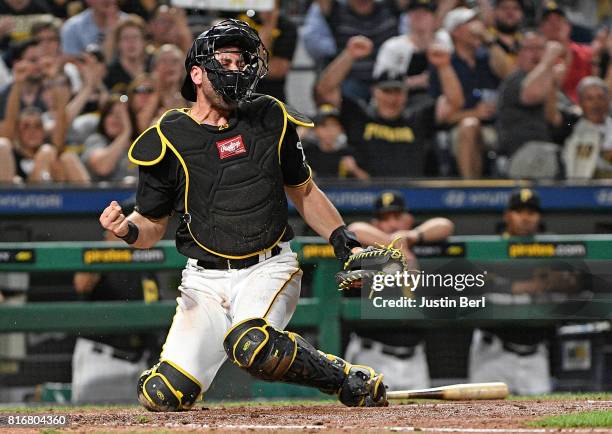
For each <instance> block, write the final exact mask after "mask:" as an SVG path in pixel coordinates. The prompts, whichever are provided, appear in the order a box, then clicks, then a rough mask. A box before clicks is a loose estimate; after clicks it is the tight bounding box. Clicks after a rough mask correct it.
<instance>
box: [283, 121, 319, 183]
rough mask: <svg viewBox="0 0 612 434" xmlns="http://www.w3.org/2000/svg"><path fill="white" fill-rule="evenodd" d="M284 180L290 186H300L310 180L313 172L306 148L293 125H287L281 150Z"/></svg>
mask: <svg viewBox="0 0 612 434" xmlns="http://www.w3.org/2000/svg"><path fill="white" fill-rule="evenodd" d="M280 160H281V169H282V172H283V182H284V183H285V185H286V186H288V187H299V186H301V185H304V184H306V183H307V182H308V181H310V178H311V177H312V173H311V170H310V166H308V163H307V161H306V155H305V154H304V148H303V147H302V143H301V142H300V138H299V137H298V135H297V132H296V131H295V128H294V127H293V125H291V124H289V125H287V132H286V133H285V137H284V139H283V143H282V145H281V150H280Z"/></svg>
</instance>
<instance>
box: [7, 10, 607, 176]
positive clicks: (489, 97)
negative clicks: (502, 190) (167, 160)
mask: <svg viewBox="0 0 612 434" xmlns="http://www.w3.org/2000/svg"><path fill="white" fill-rule="evenodd" d="M610 14H611V12H610V2H609V1H608V0H589V1H587V0H566V1H560V2H555V1H540V0H476V1H474V0H439V1H435V0H383V1H375V0H346V1H340V0H317V1H312V2H310V1H306V0H303V1H295V2H294V1H291V2H289V1H277V2H276V7H275V8H274V9H273V10H270V11H265V12H262V11H260V12H252V11H251V12H250V13H246V14H245V13H240V14H236V13H228V12H221V11H210V10H192V9H185V8H180V7H177V6H174V5H173V3H172V2H171V1H170V2H168V1H156V0H81V1H79V0H76V1H66V0H49V1H42V0H0V54H1V59H0V182H7V183H30V182H53V181H55V182H66V183H80V184H89V183H92V182H100V181H109V182H120V183H134V181H135V179H136V177H137V170H136V167H135V166H133V165H132V164H130V163H129V161H128V160H127V157H126V154H127V149H128V147H129V145H130V143H131V141H132V140H133V139H134V138H135V137H137V136H138V135H139V134H140V133H141V132H142V131H144V130H145V129H146V128H147V127H148V126H150V125H151V124H154V123H155V122H156V120H157V118H158V117H159V116H160V114H162V113H163V112H165V111H166V110H168V109H170V108H174V107H186V106H188V105H189V104H188V102H187V101H185V100H183V99H182V97H181V95H180V92H179V87H180V83H181V82H182V78H183V75H184V74H185V70H184V67H183V60H184V53H185V52H186V50H187V49H188V48H189V46H190V44H191V41H192V40H193V37H194V36H195V35H197V34H199V33H200V32H201V31H203V30H205V28H206V27H207V26H209V25H211V24H213V23H214V22H215V21H216V20H219V19H221V18H225V17H238V18H241V19H243V20H246V21H247V22H249V23H250V24H251V25H252V26H253V27H254V28H256V29H257V30H258V32H259V33H260V36H261V38H262V40H263V42H264V43H265V45H266V46H267V48H268V50H269V51H270V53H271V57H270V65H269V66H270V68H269V73H268V76H267V77H266V79H264V80H262V81H261V82H260V84H259V85H258V88H257V92H259V93H267V94H270V95H273V96H275V97H277V98H279V99H281V100H285V101H287V102H288V103H290V104H291V105H293V106H294V107H296V108H298V109H299V110H301V111H303V112H306V114H308V115H310V116H312V117H313V118H314V119H315V120H316V127H315V128H314V129H313V130H305V131H302V132H301V134H302V140H303V142H304V144H305V148H306V155H307V157H308V158H309V160H310V163H311V166H312V168H313V170H314V172H315V174H316V176H318V177H325V178H355V179H361V180H363V179H369V178H377V177H394V178H423V177H457V178H544V179H565V178H569V179H574V178H582V179H585V178H586V179H592V178H605V177H609V176H611V175H612V121H611V120H610V116H609V114H610V110H609V107H610V104H609V102H610V99H609V95H610V90H611V88H612V68H611V67H610V55H611V54H612V33H611V32H610V30H609V26H610V23H611V19H610ZM449 80H450V81H449ZM449 92H450V93H449ZM373 157H375V158H373Z"/></svg>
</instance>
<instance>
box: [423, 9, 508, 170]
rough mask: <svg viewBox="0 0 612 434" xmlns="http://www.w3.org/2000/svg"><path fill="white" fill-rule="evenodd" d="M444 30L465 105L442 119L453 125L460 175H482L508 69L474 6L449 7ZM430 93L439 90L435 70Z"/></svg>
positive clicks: (504, 59)
mask: <svg viewBox="0 0 612 434" xmlns="http://www.w3.org/2000/svg"><path fill="white" fill-rule="evenodd" d="M444 29H445V30H446V31H447V32H448V34H449V35H450V36H451V39H452V43H453V46H454V49H455V51H454V53H453V55H452V58H451V64H452V66H453V69H454V71H455V73H456V74H457V76H458V77H459V81H460V82H461V91H462V93H463V100H464V104H463V105H461V106H459V108H458V109H456V110H454V111H452V112H449V113H448V114H447V115H446V116H445V117H444V119H442V120H443V121H444V122H445V123H447V124H448V125H451V126H453V127H454V128H453V130H452V132H451V137H452V142H453V151H454V153H455V156H456V159H457V165H458V169H459V175H460V176H461V177H463V178H479V177H481V176H482V174H483V164H482V154H483V150H484V149H485V148H488V149H493V148H494V147H495V145H496V142H497V138H496V135H495V129H494V128H493V126H492V124H493V121H494V119H495V111H496V101H497V88H498V86H499V83H500V79H501V78H503V77H505V76H506V75H507V74H508V73H509V71H510V68H509V66H508V64H507V59H506V57H505V54H504V52H503V50H501V48H499V46H498V45H497V44H495V43H494V41H493V40H492V36H491V35H489V34H488V32H487V31H486V28H485V25H484V23H483V22H482V21H481V20H480V18H479V17H478V12H477V11H476V10H475V9H469V8H466V7H458V8H455V9H453V10H451V11H450V12H449V13H448V14H447V15H446V17H445V18H444ZM430 92H431V93H432V95H433V96H434V97H438V96H439V95H440V93H441V89H440V80H439V78H438V74H437V72H436V71H432V72H431V87H430Z"/></svg>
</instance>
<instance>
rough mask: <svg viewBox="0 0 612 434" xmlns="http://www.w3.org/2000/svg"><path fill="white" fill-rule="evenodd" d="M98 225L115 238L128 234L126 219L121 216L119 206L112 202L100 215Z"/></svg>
mask: <svg viewBox="0 0 612 434" xmlns="http://www.w3.org/2000/svg"><path fill="white" fill-rule="evenodd" d="M100 224H101V225H102V227H103V228H104V229H106V230H108V231H111V232H112V233H113V234H115V235H116V236H117V237H119V238H121V237H124V236H126V235H127V233H128V219H127V218H126V217H125V215H123V211H122V210H121V205H119V204H118V203H117V201H115V200H113V201H112V202H111V203H110V205H109V206H107V207H106V208H105V209H104V211H102V214H101V215H100Z"/></svg>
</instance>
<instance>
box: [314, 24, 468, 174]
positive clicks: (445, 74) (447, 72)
mask: <svg viewBox="0 0 612 434" xmlns="http://www.w3.org/2000/svg"><path fill="white" fill-rule="evenodd" d="M372 49H373V44H372V42H371V41H370V40H369V39H368V38H366V37H364V36H354V37H353V38H351V39H350V40H349V42H348V44H347V47H346V48H345V49H344V50H343V51H342V53H340V55H339V56H338V57H337V58H336V59H335V60H334V61H333V62H332V63H331V64H330V65H329V66H328V67H327V68H326V69H325V70H324V71H323V73H322V74H321V77H320V79H319V81H318V83H317V86H316V91H317V95H318V97H319V98H320V99H321V100H322V101H326V102H328V103H331V104H333V105H335V106H336V107H341V110H340V113H341V121H342V123H343V125H344V127H345V129H346V132H347V136H348V140H349V143H350V144H351V146H352V147H353V148H354V149H355V157H356V160H357V163H358V164H359V166H360V167H362V168H363V169H364V170H365V171H366V172H368V173H369V174H370V176H372V177H422V176H424V174H425V155H426V141H427V139H428V138H429V137H430V136H431V135H432V134H433V132H434V131H435V124H436V120H437V119H438V118H439V117H440V116H442V115H443V113H444V112H448V111H452V110H455V109H456V108H457V107H460V106H462V105H463V97H462V95H461V86H460V83H459V81H458V79H457V76H456V75H455V73H454V71H453V68H452V67H451V65H450V53H449V52H448V51H447V50H446V49H444V48H442V47H440V46H438V45H433V46H432V47H430V50H429V62H430V63H431V64H432V65H435V66H436V67H437V68H438V73H439V74H440V77H441V78H442V88H443V95H442V96H441V97H440V98H438V99H437V101H436V102H431V103H430V104H427V105H423V106H422V107H420V108H419V109H418V110H417V111H414V112H412V113H408V112H406V111H405V108H406V101H407V91H406V88H405V83H404V81H403V77H395V76H390V75H388V74H386V73H385V74H382V75H381V76H379V77H376V78H375V80H376V83H375V85H374V86H373V88H372V95H373V97H372V101H371V103H370V105H366V104H365V103H363V102H361V101H357V100H355V99H353V98H351V97H349V96H347V95H341V94H340V84H341V82H342V80H343V79H344V78H345V77H346V75H347V74H348V72H349V71H350V69H351V66H352V64H353V62H354V61H355V60H356V59H360V58H363V57H365V56H368V55H369V54H370V53H371V52H372Z"/></svg>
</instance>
